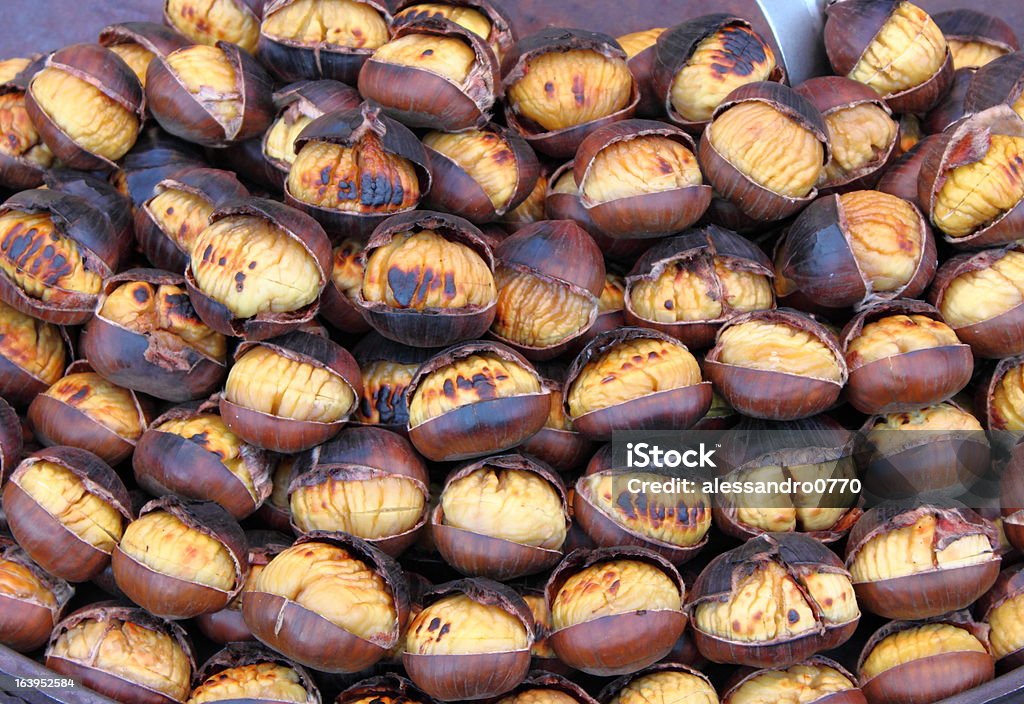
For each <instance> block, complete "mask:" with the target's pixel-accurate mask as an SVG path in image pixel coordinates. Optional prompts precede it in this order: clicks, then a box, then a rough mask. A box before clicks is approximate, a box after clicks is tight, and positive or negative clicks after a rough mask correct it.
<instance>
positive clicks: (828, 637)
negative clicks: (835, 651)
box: [689, 533, 860, 667]
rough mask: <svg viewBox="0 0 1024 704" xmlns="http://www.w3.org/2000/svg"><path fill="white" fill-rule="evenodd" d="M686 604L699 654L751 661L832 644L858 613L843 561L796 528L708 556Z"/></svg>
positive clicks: (800, 656)
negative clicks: (798, 531) (710, 559)
mask: <svg viewBox="0 0 1024 704" xmlns="http://www.w3.org/2000/svg"><path fill="white" fill-rule="evenodd" d="M689 609H690V618H691V622H692V624H693V632H694V638H695V640H696V643H697V648H698V649H699V650H700V653H701V654H702V655H703V656H704V657H706V658H707V659H708V660H711V661H713V662H720V663H733V664H738V665H749V666H751V667H778V666H784V665H791V664H795V663H797V662H800V661H801V660H804V659H806V658H808V657H810V656H812V655H814V654H816V653H819V652H821V651H824V650H831V649H832V648H835V647H838V646H839V645H841V644H843V643H845V642H846V641H847V640H849V638H850V637H851V636H852V635H853V632H854V631H855V630H856V628H857V623H858V622H859V620H860V610H859V609H858V607H857V599H856V596H855V595H854V591H853V586H852V584H851V581H850V574H849V572H847V571H846V570H845V569H844V568H843V563H842V561H840V559H839V558H838V557H836V555H835V554H834V553H833V552H832V551H831V550H829V549H828V548H827V547H825V546H824V545H823V544H822V543H820V542H819V541H817V540H815V539H814V538H811V537H809V536H806V535H802V534H799V533H765V534H764V535H761V536H758V537H756V538H751V539H750V540H748V541H747V542H746V543H745V544H743V545H742V546H740V547H738V548H734V549H732V550H729V551H728V552H725V553H722V554H721V555H719V556H717V557H715V558H714V559H713V560H712V561H711V562H710V563H709V564H708V566H707V567H705V568H704V570H703V571H702V572H701V573H700V576H699V577H698V578H697V581H696V582H694V584H693V589H692V594H691V598H690V601H689ZM766 616H767V618H766ZM769 619H770V620H769Z"/></svg>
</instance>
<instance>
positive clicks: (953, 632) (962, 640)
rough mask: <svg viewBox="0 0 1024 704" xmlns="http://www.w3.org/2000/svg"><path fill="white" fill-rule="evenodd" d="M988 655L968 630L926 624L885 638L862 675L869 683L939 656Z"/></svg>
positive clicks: (867, 663) (862, 666) (872, 654)
mask: <svg viewBox="0 0 1024 704" xmlns="http://www.w3.org/2000/svg"><path fill="white" fill-rule="evenodd" d="M985 652H987V651H986V650H985V646H984V645H983V644H982V642H981V641H980V640H978V639H977V638H976V637H975V636H974V635H973V634H972V633H971V632H970V631H968V630H967V629H965V628H960V627H958V626H954V625H952V624H949V623H926V624H924V625H921V626H915V627H913V628H908V629H906V630H903V631H898V632H896V633H893V634H892V635H890V636H888V637H886V638H883V639H882V640H881V641H880V642H879V643H878V644H877V645H875V647H874V648H872V650H871V652H870V653H869V654H868V656H867V657H866V658H865V659H864V664H863V665H861V668H860V674H861V677H862V678H863V679H865V680H869V679H871V678H873V677H877V676H878V675H880V674H882V673H883V672H885V671H886V670H891V669H892V668H894V667H897V666H899V665H905V664H906V663H908V662H913V661H915V660H921V659H924V658H928V657H933V656H935V655H942V654H944V653H985Z"/></svg>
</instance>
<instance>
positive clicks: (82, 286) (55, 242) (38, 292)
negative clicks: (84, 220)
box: [0, 210, 103, 301]
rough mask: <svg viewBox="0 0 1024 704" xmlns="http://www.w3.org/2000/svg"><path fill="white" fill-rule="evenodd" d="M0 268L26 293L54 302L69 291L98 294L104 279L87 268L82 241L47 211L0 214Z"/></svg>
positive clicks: (15, 211)
mask: <svg viewBox="0 0 1024 704" xmlns="http://www.w3.org/2000/svg"><path fill="white" fill-rule="evenodd" d="M0 271H2V272H3V273H4V274H5V275H6V276H7V278H9V279H10V280H11V281H13V282H14V284H15V285H16V286H18V287H19V288H20V289H21V290H22V291H24V292H25V294H26V295H27V296H31V297H32V298H37V299H39V300H41V301H52V300H54V299H56V298H59V297H60V296H61V295H62V294H66V293H67V292H72V293H86V294H96V293H99V292H100V286H101V285H102V284H103V278H102V276H100V275H99V274H98V273H96V272H94V271H92V270H90V269H89V268H87V266H86V263H85V257H83V256H82V249H81V248H80V246H79V244H78V243H77V242H75V241H74V240H73V239H71V238H70V237H66V236H65V235H63V234H61V233H60V232H58V231H57V229H56V228H55V227H54V224H53V221H52V220H51V219H50V217H49V216H48V215H46V214H45V213H26V212H23V211H21V210H8V211H7V212H6V213H3V214H2V215H0Z"/></svg>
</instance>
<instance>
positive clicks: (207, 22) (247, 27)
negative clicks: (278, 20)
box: [163, 0, 263, 55]
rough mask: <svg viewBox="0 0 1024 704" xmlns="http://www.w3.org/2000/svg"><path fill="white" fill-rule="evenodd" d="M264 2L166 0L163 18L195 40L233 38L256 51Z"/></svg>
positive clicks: (210, 43)
mask: <svg viewBox="0 0 1024 704" xmlns="http://www.w3.org/2000/svg"><path fill="white" fill-rule="evenodd" d="M262 13H263V3H262V2H259V0H165V2H164V11H163V15H164V22H165V23H166V24H167V25H168V26H169V27H172V28H173V29H174V30H176V31H177V32H180V33H181V35H183V36H184V37H187V38H188V39H190V40H191V41H192V42H195V43H196V44H205V45H207V46H216V44H217V42H221V41H223V42H231V43H232V44H237V45H238V46H240V47H241V48H243V49H245V50H246V51H247V52H248V53H250V54H252V55H255V54H256V40H257V39H258V38H259V29H260V18H261V15H262Z"/></svg>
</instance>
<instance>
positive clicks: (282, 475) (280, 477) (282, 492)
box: [267, 455, 293, 514]
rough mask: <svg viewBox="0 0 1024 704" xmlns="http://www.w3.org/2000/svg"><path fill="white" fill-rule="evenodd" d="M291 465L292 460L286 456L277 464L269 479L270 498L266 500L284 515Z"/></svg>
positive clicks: (286, 511)
mask: <svg viewBox="0 0 1024 704" xmlns="http://www.w3.org/2000/svg"><path fill="white" fill-rule="evenodd" d="M292 465H293V460H292V459H291V457H288V456H287V455H286V456H285V458H284V459H283V460H281V461H280V462H278V463H277V466H276V467H274V472H273V474H272V475H271V477H270V482H271V484H272V488H271V490H270V496H269V497H268V498H267V503H269V504H270V505H271V506H273V507H274V508H277V509H279V510H281V511H284V512H285V513H286V514H287V513H288V486H289V485H290V484H291V481H292Z"/></svg>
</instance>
